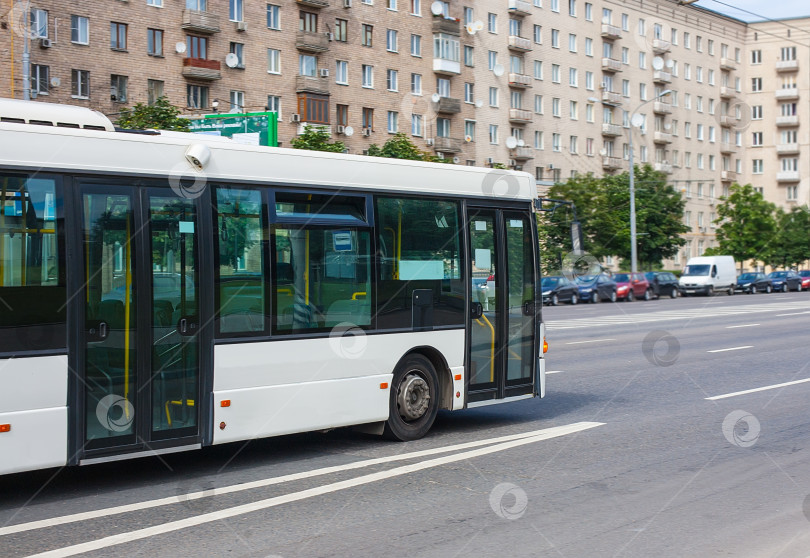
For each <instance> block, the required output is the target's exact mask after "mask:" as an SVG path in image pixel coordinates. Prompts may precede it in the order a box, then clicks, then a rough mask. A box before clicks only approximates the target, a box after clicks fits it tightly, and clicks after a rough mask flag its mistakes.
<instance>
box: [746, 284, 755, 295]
mask: <svg viewBox="0 0 810 558" xmlns="http://www.w3.org/2000/svg"><path fill="white" fill-rule="evenodd" d="M748 292H749V293H751V294H757V286H756V285H751V290H750V291H748Z"/></svg>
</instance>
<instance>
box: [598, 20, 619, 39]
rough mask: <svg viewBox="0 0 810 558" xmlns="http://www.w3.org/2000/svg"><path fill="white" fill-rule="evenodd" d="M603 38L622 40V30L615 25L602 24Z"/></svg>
mask: <svg viewBox="0 0 810 558" xmlns="http://www.w3.org/2000/svg"><path fill="white" fill-rule="evenodd" d="M602 38H603V39H614V40H615V39H621V38H622V30H621V29H619V28H618V27H616V26H615V25H610V24H608V23H603V24H602Z"/></svg>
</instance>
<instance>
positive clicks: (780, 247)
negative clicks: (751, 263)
mask: <svg viewBox="0 0 810 558" xmlns="http://www.w3.org/2000/svg"><path fill="white" fill-rule="evenodd" d="M774 219H775V221H776V233H775V234H774V236H773V238H772V240H771V242H770V243H769V244H768V245H767V246H766V247H765V252H764V256H763V257H762V260H763V261H764V262H765V263H767V264H768V265H770V266H772V267H782V268H787V267H794V266H795V267H798V266H799V265H801V263H802V262H804V261H807V260H808V259H810V210H808V208H807V207H794V208H793V209H792V210H791V211H789V212H786V211H785V210H784V209H782V208H781V207H780V208H777V210H776V214H775V216H774Z"/></svg>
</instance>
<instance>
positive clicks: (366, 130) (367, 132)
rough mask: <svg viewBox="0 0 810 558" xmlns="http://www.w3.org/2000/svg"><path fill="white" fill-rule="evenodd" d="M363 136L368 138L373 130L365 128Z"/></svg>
mask: <svg viewBox="0 0 810 558" xmlns="http://www.w3.org/2000/svg"><path fill="white" fill-rule="evenodd" d="M363 135H364V136H366V137H368V136H370V135H371V128H363Z"/></svg>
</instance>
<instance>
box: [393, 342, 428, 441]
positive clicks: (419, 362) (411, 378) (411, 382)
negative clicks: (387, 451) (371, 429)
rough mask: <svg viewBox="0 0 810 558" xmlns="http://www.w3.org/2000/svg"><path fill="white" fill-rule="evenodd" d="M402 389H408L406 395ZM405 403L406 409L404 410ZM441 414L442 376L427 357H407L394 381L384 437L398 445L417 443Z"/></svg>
mask: <svg viewBox="0 0 810 558" xmlns="http://www.w3.org/2000/svg"><path fill="white" fill-rule="evenodd" d="M403 389H405V390H406V391H405V392H404V393H402V392H401V390H403ZM425 390H427V393H426V394H425V393H424V392H425ZM400 396H401V397H400ZM406 396H408V399H407V400H406ZM425 398H426V399H427V400H426V401H425ZM400 399H402V401H400ZM402 402H406V406H405V408H401V403H402ZM438 412H439V377H438V375H437V374H436V369H435V368H434V367H433V364H432V363H431V362H430V360H428V359H427V357H425V356H423V355H420V354H412V355H408V356H407V357H405V359H403V360H402V362H400V364H399V366H397V369H396V370H395V371H394V378H393V379H392V380H391V395H390V398H389V403H388V420H387V421H386V422H385V430H384V431H383V436H385V437H386V438H388V439H389V440H395V441H399V442H409V441H411V440H418V439H419V438H422V437H423V436H424V435H425V434H427V433H428V431H429V430H430V427H431V426H433V421H434V420H436V413H438ZM409 414H410V415H411V416H408V415H409Z"/></svg>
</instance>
